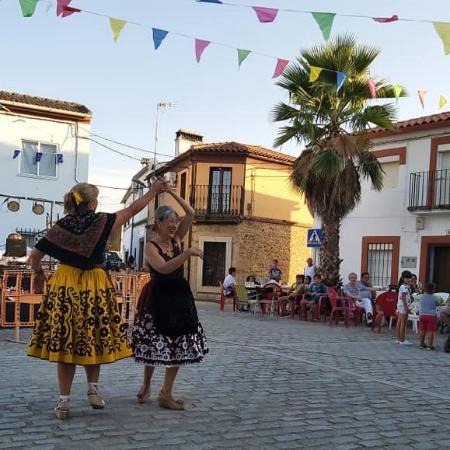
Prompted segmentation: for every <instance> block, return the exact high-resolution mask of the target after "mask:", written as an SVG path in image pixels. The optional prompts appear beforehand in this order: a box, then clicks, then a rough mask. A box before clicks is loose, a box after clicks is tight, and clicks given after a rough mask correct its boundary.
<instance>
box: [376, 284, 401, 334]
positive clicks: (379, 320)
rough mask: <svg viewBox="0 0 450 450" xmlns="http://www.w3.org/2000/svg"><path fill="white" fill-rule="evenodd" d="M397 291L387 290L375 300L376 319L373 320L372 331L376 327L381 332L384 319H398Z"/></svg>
mask: <svg viewBox="0 0 450 450" xmlns="http://www.w3.org/2000/svg"><path fill="white" fill-rule="evenodd" d="M397 300H398V293H397V291H395V290H393V291H387V292H383V293H382V294H380V295H379V296H378V297H377V299H376V300H375V306H374V311H375V320H374V321H373V322H372V331H373V330H374V328H375V327H377V328H378V333H380V332H381V327H382V325H383V321H384V319H386V320H390V319H395V320H397Z"/></svg>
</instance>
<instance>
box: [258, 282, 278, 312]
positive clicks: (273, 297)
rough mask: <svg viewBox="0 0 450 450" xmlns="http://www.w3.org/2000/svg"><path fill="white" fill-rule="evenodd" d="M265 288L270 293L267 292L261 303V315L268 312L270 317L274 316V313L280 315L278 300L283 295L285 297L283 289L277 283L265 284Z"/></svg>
mask: <svg viewBox="0 0 450 450" xmlns="http://www.w3.org/2000/svg"><path fill="white" fill-rule="evenodd" d="M263 288H264V289H265V290H266V289H267V290H268V291H266V295H265V298H263V299H261V300H260V301H259V304H260V306H261V313H262V314H263V315H264V314H265V313H266V312H267V311H268V312H269V314H270V316H272V314H273V313H274V312H276V313H277V314H278V315H279V314H280V302H279V300H278V299H279V298H280V296H281V295H283V291H282V289H281V287H280V286H278V284H275V283H268V284H265V285H264V286H263Z"/></svg>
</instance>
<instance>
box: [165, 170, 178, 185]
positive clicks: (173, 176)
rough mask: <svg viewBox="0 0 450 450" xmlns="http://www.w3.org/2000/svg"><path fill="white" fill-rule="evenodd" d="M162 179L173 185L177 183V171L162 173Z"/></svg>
mask: <svg viewBox="0 0 450 450" xmlns="http://www.w3.org/2000/svg"><path fill="white" fill-rule="evenodd" d="M164 179H165V180H166V181H167V182H168V183H169V185H171V186H172V187H175V186H176V184H177V173H176V172H167V173H165V174H164Z"/></svg>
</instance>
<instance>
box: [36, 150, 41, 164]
mask: <svg viewBox="0 0 450 450" xmlns="http://www.w3.org/2000/svg"><path fill="white" fill-rule="evenodd" d="M41 159H42V152H36V156H35V160H36V162H37V163H38V162H39V161H40V160H41Z"/></svg>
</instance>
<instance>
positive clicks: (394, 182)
mask: <svg viewBox="0 0 450 450" xmlns="http://www.w3.org/2000/svg"><path fill="white" fill-rule="evenodd" d="M381 168H382V169H383V170H384V176H383V188H384V189H388V188H395V187H397V186H398V171H399V168H400V164H399V162H398V161H393V162H385V163H382V164H381Z"/></svg>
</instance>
